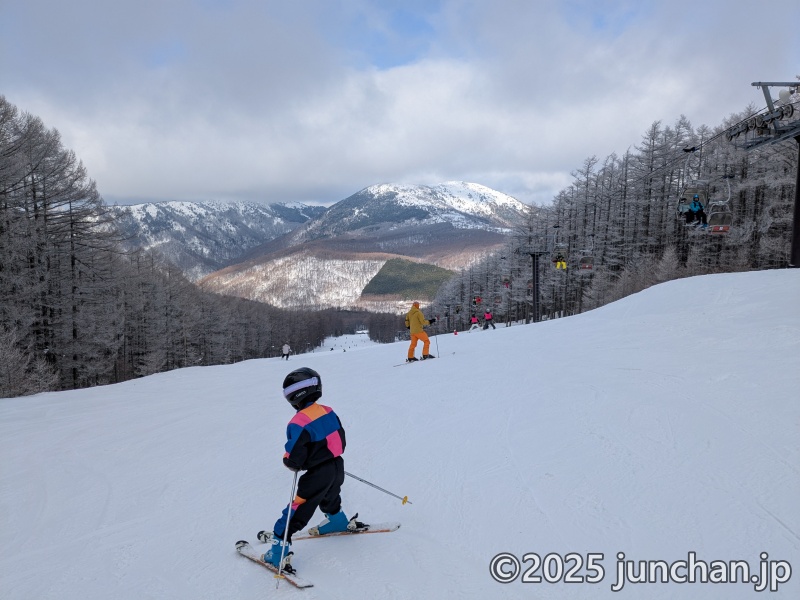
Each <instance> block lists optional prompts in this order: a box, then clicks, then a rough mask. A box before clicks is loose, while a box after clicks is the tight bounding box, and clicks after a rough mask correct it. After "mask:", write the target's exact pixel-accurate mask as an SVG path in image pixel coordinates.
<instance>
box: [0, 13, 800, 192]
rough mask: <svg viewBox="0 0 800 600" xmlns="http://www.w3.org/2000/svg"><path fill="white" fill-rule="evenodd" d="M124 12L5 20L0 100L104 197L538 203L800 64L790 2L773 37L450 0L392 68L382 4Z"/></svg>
mask: <svg viewBox="0 0 800 600" xmlns="http://www.w3.org/2000/svg"><path fill="white" fill-rule="evenodd" d="M119 4H120V5H122V6H118V5H117V3H114V10H113V11H112V10H111V9H110V8H103V7H98V6H97V3H94V2H84V1H82V0H76V1H75V2H72V3H69V10H67V8H66V5H64V4H63V3H60V2H56V0H50V1H45V0H29V2H26V3H21V4H20V5H18V6H15V7H13V8H12V7H7V6H5V7H2V8H0V22H5V23H6V25H5V26H0V34H2V35H0V57H2V58H0V70H2V73H3V78H2V79H3V82H4V89H3V90H2V93H4V94H5V95H6V97H7V99H8V100H9V101H10V102H12V103H14V104H16V105H17V106H18V107H19V108H21V109H22V110H27V111H29V112H32V113H34V114H36V115H38V116H40V117H42V119H43V120H44V121H45V123H46V124H47V125H48V126H50V127H55V128H57V129H58V130H59V131H60V132H61V133H62V136H63V140H64V143H65V144H66V145H67V146H68V147H71V148H73V149H74V150H75V151H76V153H77V154H78V156H79V157H80V158H81V159H82V160H83V161H84V163H85V164H86V166H87V168H88V169H89V173H90V175H91V176H92V177H93V178H94V179H96V180H97V182H98V186H99V189H100V191H101V193H103V195H104V196H106V197H107V198H109V199H115V198H130V199H133V198H135V199H188V200H191V199H211V198H247V199H251V200H256V201H278V200H303V201H310V202H326V203H330V202H334V201H336V200H339V199H341V198H343V197H345V196H346V195H349V194H350V193H353V192H355V191H357V190H358V189H361V188H362V187H365V186H367V185H371V184H374V183H380V182H389V181H397V182H414V183H436V182H439V181H446V180H466V181H475V182H477V183H482V184H484V185H489V186H491V187H495V188H497V189H499V190H500V191H503V192H506V193H510V194H512V195H515V196H517V197H518V198H520V199H522V200H525V201H531V200H537V201H539V202H543V201H547V199H548V198H550V197H552V195H553V194H554V193H555V192H557V191H558V190H559V189H561V188H563V187H564V186H565V185H566V184H567V183H568V182H569V173H570V171H573V170H575V169H576V168H578V167H580V165H581V163H582V162H583V160H584V158H586V157H588V156H592V155H596V156H598V157H599V158H601V159H602V158H604V157H605V156H607V155H608V154H611V153H613V152H616V153H623V152H625V150H626V149H627V148H629V147H631V146H633V145H635V144H636V143H638V142H639V140H640V138H641V136H642V134H643V133H644V132H645V131H646V129H647V128H648V127H649V125H650V124H651V123H652V122H653V121H657V120H660V121H662V122H664V123H665V124H672V123H673V122H675V121H676V120H677V119H678V118H679V117H680V115H681V114H684V115H686V116H687V117H688V118H689V119H690V120H691V121H692V122H693V123H694V124H695V125H700V124H707V125H710V126H715V125H717V124H719V123H721V122H722V120H723V119H724V118H725V117H727V116H728V115H729V114H731V113H732V112H737V111H740V110H742V109H743V108H744V107H745V106H746V105H747V104H748V103H750V102H753V103H755V104H758V105H760V104H761V103H763V98H762V97H761V94H760V92H759V90H757V89H756V88H752V87H751V86H750V83H751V82H752V81H757V80H784V79H787V78H788V80H792V79H793V78H794V76H795V75H797V74H799V73H798V71H800V69H799V68H798V67H800V65H798V64H797V62H796V57H797V56H800V41H798V36H797V34H796V30H795V27H796V23H797V22H800V5H798V4H797V2H796V0H773V1H772V2H770V3H769V4H770V12H771V13H773V14H776V15H780V16H779V17H778V18H775V19H771V20H770V27H769V28H765V27H752V19H753V15H754V14H761V13H762V12H763V8H764V6H763V3H760V2H755V1H753V0H739V1H738V2H735V3H730V2H727V1H723V0H711V1H705V2H702V1H700V2H698V1H695V2H689V1H688V0H671V1H669V2H667V1H664V2H654V3H650V4H646V5H643V8H642V7H640V3H627V2H623V1H619V2H605V3H601V4H600V5H599V6H598V5H597V3H592V2H588V3H583V4H582V3H580V2H563V3H552V2H520V1H513V0H502V1H495V2H491V3H489V2H479V1H478V0H475V1H473V2H442V3H441V5H435V4H432V5H430V6H433V8H429V10H428V12H426V13H425V15H424V19H425V21H426V23H429V24H431V27H430V28H429V29H427V28H426V29H424V30H421V31H420V32H419V34H418V35H416V36H413V37H414V39H413V48H411V49H410V50H408V49H403V48H399V49H398V48H397V46H398V44H402V41H403V36H398V35H393V36H391V39H390V40H389V41H390V42H391V44H390V45H391V50H392V51H393V52H394V53H395V54H394V55H393V56H395V57H396V56H402V55H404V54H403V52H404V51H405V50H408V53H409V55H412V54H413V55H414V59H413V60H412V62H409V63H406V64H401V65H398V66H394V67H392V68H380V66H375V65H377V64H378V63H380V61H385V60H388V59H387V56H386V53H385V50H383V49H382V50H381V53H382V54H381V57H380V60H379V59H378V57H377V54H376V55H375V56H374V57H372V62H373V63H374V64H373V65H372V66H370V60H371V57H370V52H373V51H374V52H376V53H377V52H378V50H377V49H376V48H377V47H378V43H379V42H380V40H378V42H375V40H374V39H373V38H374V37H375V36H376V35H386V36H388V35H389V33H386V27H388V26H389V25H390V24H391V22H392V21H391V19H389V18H388V17H387V14H388V13H386V12H379V11H375V10H370V11H369V14H368V15H365V16H364V17H363V19H361V20H363V23H364V24H368V23H372V24H373V25H374V24H375V23H378V24H379V26H377V25H376V26H375V27H376V31H377V32H378V33H375V32H373V31H368V30H367V29H361V30H359V26H360V25H359V23H360V22H361V20H359V19H360V17H359V15H360V14H361V13H360V12H359V11H362V12H363V11H365V10H366V9H365V8H364V5H362V4H360V3H359V2H356V1H353V2H350V1H347V0H342V1H340V2H337V3H325V2H321V1H318V2H313V1H312V2H308V3H302V4H297V5H295V4H293V3H292V4H286V3H283V2H259V1H256V0H240V1H237V0H232V1H231V2H211V1H209V0H205V1H203V2H192V1H190V0H183V1H173V2H156V1H155V0H150V1H147V2H142V1H140V2H136V3H133V2H122V3H119ZM387 6H390V5H387ZM386 10H388V9H386ZM420 10H421V9H420ZM381 19H382V20H381ZM364 26H366V25H364ZM405 26H406V27H408V25H407V24H406V25H405ZM381 31H383V32H384V34H381ZM359 34H361V37H360V36H359ZM425 36H427V37H425ZM23 41H24V42H25V43H23ZM745 42H746V43H745ZM411 43H412V42H411V41H410V42H409V44H411ZM22 48H26V50H25V51H23V50H22ZM412 51H413V52H412ZM389 58H391V57H389Z"/></svg>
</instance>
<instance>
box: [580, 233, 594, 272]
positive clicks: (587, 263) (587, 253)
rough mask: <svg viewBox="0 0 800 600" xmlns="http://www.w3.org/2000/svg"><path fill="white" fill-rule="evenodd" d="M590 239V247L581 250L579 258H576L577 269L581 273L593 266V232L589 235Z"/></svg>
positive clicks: (588, 270)
mask: <svg viewBox="0 0 800 600" xmlns="http://www.w3.org/2000/svg"><path fill="white" fill-rule="evenodd" d="M589 239H590V240H591V244H590V247H589V248H587V249H585V250H581V252H580V259H578V269H579V271H580V272H582V273H588V272H590V271H591V270H592V269H593V268H594V234H591V235H590V236H589Z"/></svg>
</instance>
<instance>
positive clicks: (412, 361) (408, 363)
mask: <svg viewBox="0 0 800 600" xmlns="http://www.w3.org/2000/svg"><path fill="white" fill-rule="evenodd" d="M434 358H436V357H435V356H434ZM426 360H431V359H430V358H418V359H417V360H407V361H406V362H402V363H400V364H399V365H394V366H395V367H402V366H403V365H413V364H414V363H421V362H425V361H426Z"/></svg>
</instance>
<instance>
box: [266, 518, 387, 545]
mask: <svg viewBox="0 0 800 600" xmlns="http://www.w3.org/2000/svg"><path fill="white" fill-rule="evenodd" d="M312 529H313V528H312ZM398 529H400V523H396V522H391V523H373V524H371V525H367V524H366V523H365V524H364V526H363V527H359V528H357V529H348V530H347V531H334V532H333V533H323V534H322V535H320V534H317V535H313V534H312V533H309V531H310V530H308V531H306V532H305V533H296V534H295V535H293V536H292V543H294V542H296V541H297V540H311V539H314V538H324V537H334V536H337V535H359V534H362V533H390V532H392V531H397V530H398ZM256 537H258V540H259V541H260V542H268V541H269V539H270V538H271V537H272V532H269V531H259V532H258V535H257V536H256Z"/></svg>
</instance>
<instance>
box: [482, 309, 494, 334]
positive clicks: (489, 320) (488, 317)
mask: <svg viewBox="0 0 800 600" xmlns="http://www.w3.org/2000/svg"><path fill="white" fill-rule="evenodd" d="M493 318H494V317H492V311H490V310H489V309H486V312H485V313H483V328H484V330H486V329H489V325H491V326H492V329H497V327H495V326H494V321H493Z"/></svg>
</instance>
